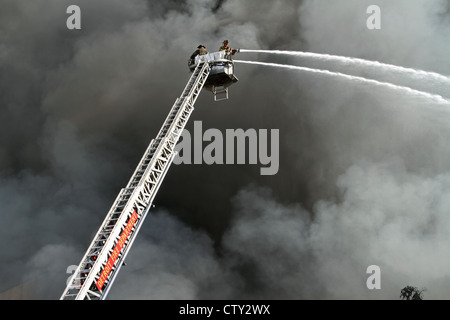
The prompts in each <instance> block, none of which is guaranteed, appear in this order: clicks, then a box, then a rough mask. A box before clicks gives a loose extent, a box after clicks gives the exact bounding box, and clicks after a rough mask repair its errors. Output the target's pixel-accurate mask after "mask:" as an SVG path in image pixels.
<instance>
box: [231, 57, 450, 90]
mask: <svg viewBox="0 0 450 320" xmlns="http://www.w3.org/2000/svg"><path fill="white" fill-rule="evenodd" d="M240 52H242V53H244V52H249V53H250V52H253V53H268V54H281V55H291V56H298V57H305V58H313V59H319V60H325V61H338V62H341V63H345V64H357V65H361V66H369V67H376V68H381V69H384V70H386V71H396V72H400V73H407V74H411V75H415V76H418V77H427V78H430V79H436V80H439V81H441V82H445V83H446V84H447V85H450V77H447V76H444V75H442V74H439V73H436V72H429V71H423V70H418V69H414V68H405V67H401V66H396V65H392V64H387V63H382V62H378V61H371V60H365V59H360V58H352V57H344V56H337V55H331V54H321V53H313V52H303V51H285V50H249V49H240Z"/></svg>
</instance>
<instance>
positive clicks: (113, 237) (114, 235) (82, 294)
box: [61, 64, 210, 299]
mask: <svg viewBox="0 0 450 320" xmlns="http://www.w3.org/2000/svg"><path fill="white" fill-rule="evenodd" d="M206 65H207V64H204V65H202V66H200V65H199V66H198V67H197V68H196V70H195V71H196V72H194V74H193V75H192V77H191V79H190V80H189V82H188V84H187V85H186V87H185V90H184V91H183V95H185V94H186V91H190V93H189V94H188V96H190V97H191V98H190V100H191V101H192V96H193V95H195V98H194V101H193V102H195V99H196V97H197V96H198V93H199V90H195V88H194V90H192V89H193V87H196V86H200V90H201V87H202V86H203V85H204V82H205V81H206V78H207V76H208V74H209V71H210V70H209V68H208V67H209V66H206ZM197 71H198V72H197ZM205 71H206V72H205ZM199 75H201V76H200V77H198V76H199ZM205 75H206V77H205ZM198 78H201V79H198ZM203 78H204V79H203ZM200 80H202V81H200ZM179 102H180V99H177V101H176V103H175V104H174V107H173V108H172V110H171V112H170V113H169V115H168V117H167V119H166V122H165V123H164V125H163V127H162V128H161V130H160V133H161V132H162V131H163V130H164V127H166V126H167V124H168V123H171V126H170V130H168V131H167V130H166V131H167V132H166V134H167V135H168V136H169V137H172V136H173V132H174V131H176V129H177V128H178V129H179V128H181V130H180V131H179V132H177V134H176V135H175V138H173V137H172V138H171V139H172V140H173V141H172V143H171V144H172V145H173V143H174V142H175V144H176V141H177V139H178V137H179V135H180V134H181V131H182V128H184V125H185V124H186V122H187V119H185V121H183V123H182V124H180V121H174V119H175V118H177V117H178V118H179V116H178V115H180V114H182V113H183V112H185V111H184V109H185V108H186V105H185V103H182V104H181V106H180V107H179V108H178V110H177V117H174V118H172V119H170V117H171V115H173V111H174V110H175V109H176V106H177V104H179ZM192 105H193V103H192ZM192 109H193V108H192ZM190 112H192V110H191V111H190ZM174 124H176V126H174ZM160 136H161V134H160ZM171 139H169V140H171ZM154 144H155V140H152V142H151V143H150V145H149V147H148V148H147V151H146V153H145V154H144V156H143V157H142V159H141V161H140V163H139V165H138V167H137V168H136V170H135V172H134V174H133V176H132V178H131V179H130V182H129V184H128V185H127V188H123V189H121V192H120V193H119V195H118V196H117V198H116V200H115V202H114V204H113V206H112V207H111V210H110V213H109V214H108V215H107V217H106V218H105V220H104V222H103V224H102V226H101V228H100V229H99V231H98V232H97V235H96V237H95V238H94V240H93V241H92V243H91V246H90V247H89V249H88V251H87V252H86V254H85V256H84V257H83V260H82V262H83V263H81V264H80V265H79V266H78V268H77V270H76V271H75V277H74V279H73V281H72V282H71V283H70V284H69V285H68V287H67V288H66V290H65V292H64V293H63V296H62V297H61V298H64V297H65V296H66V295H67V296H69V295H71V296H73V295H74V294H73V293H70V289H73V288H74V287H76V282H77V279H76V277H77V275H80V274H81V272H82V271H83V273H85V271H86V270H90V272H89V274H88V276H87V277H86V279H85V280H84V283H83V286H82V288H81V289H80V290H79V292H78V296H77V298H81V299H82V298H101V294H99V293H95V292H91V290H90V287H92V284H93V281H91V280H92V279H89V277H91V278H92V277H93V276H92V275H96V274H97V273H99V271H97V270H98V269H100V268H101V266H102V265H103V263H105V261H103V263H101V262H102V260H104V259H105V258H107V257H108V253H109V252H110V251H111V250H112V249H113V246H115V244H114V243H116V242H117V240H118V239H119V234H120V233H121V230H122V229H123V225H124V224H125V222H126V221H127V220H128V219H129V218H130V212H129V211H130V209H129V208H127V206H128V207H129V205H125V207H124V208H122V212H121V215H120V217H119V218H118V219H117V218H116V219H114V226H113V230H112V231H111V233H110V234H109V236H108V237H107V239H106V240H103V238H102V237H101V235H102V234H103V231H104V230H105V228H106V227H107V226H108V225H109V224H110V223H111V217H112V216H113V213H114V211H116V209H117V205H118V203H120V202H121V201H123V199H122V198H123V196H124V194H125V193H126V192H127V191H130V190H132V192H133V193H132V195H131V196H130V198H129V199H128V202H127V203H128V204H130V203H133V204H136V203H137V201H136V199H132V198H135V197H136V196H133V194H138V193H136V191H137V190H136V188H135V187H132V186H131V184H132V183H134V180H135V179H134V178H135V177H136V175H137V174H138V172H139V171H142V167H143V166H144V163H145V162H146V161H149V156H150V155H151V153H152V152H151V151H152V149H154V148H155V145H154ZM159 147H161V148H162V147H165V144H164V143H161V142H160V143H159ZM161 148H157V149H160V151H159V152H158V153H160V152H161ZM170 150H173V149H172V147H171V148H170ZM152 156H153V155H152ZM173 157H174V154H172V156H171V157H170V158H171V159H173ZM169 165H170V164H169ZM150 167H152V165H150V162H149V163H148V166H147V169H146V170H145V171H146V172H147V171H148V169H149V168H150ZM168 167H169V166H165V168H166V169H165V170H164V172H163V176H164V175H165V173H166V172H167V169H168ZM150 172H151V171H148V173H150ZM145 176H146V175H145V174H144V175H142V178H143V177H145ZM162 178H163V177H162ZM141 181H144V179H142V180H141ZM161 182H162V179H159V184H158V186H157V188H159V185H160V183H161ZM140 184H141V183H140ZM150 189H151V188H150ZM155 191H157V189H155ZM152 194H153V196H152V197H151V198H149V200H150V201H152V200H153V198H154V196H155V195H156V192H152ZM144 204H145V203H144ZM150 204H151V202H148V203H147V208H146V210H148V208H149V205H150ZM146 210H144V211H146ZM127 211H128V213H127V214H123V213H124V212H127ZM140 211H141V210H140ZM141 218H142V217H141ZM141 222H142V219H139V222H138V226H139V228H140V225H141ZM118 226H120V227H118ZM135 235H136V231H134V232H132V235H131V239H134V237H135ZM99 240H103V241H105V245H103V248H102V249H101V250H100V252H99V253H98V256H97V260H96V261H95V262H94V265H93V266H92V262H89V263H87V262H88V261H87V260H88V259H89V255H90V254H91V251H92V250H91V248H93V247H95V248H99V247H98V246H97V244H98V242H99ZM128 247H129V246H127V248H128ZM106 248H107V249H106ZM105 249H106V250H105ZM108 249H109V250H108ZM127 251H128V250H126V251H125V253H126V252H127ZM103 256H104V257H103ZM120 260H123V254H122V259H120ZM106 261H107V260H106ZM88 264H89V265H91V267H90V268H89V267H87V265H88ZM118 265H119V267H120V266H121V264H118ZM95 271H97V272H95ZM114 274H117V272H115V273H114ZM83 287H84V289H83ZM107 287H110V286H107ZM108 290H109V289H108ZM88 292H89V294H91V295H93V297H89V296H88Z"/></svg>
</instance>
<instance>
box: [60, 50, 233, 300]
mask: <svg viewBox="0 0 450 320" xmlns="http://www.w3.org/2000/svg"><path fill="white" fill-rule="evenodd" d="M188 65H189V68H190V70H191V71H192V75H191V77H190V78H189V81H188V83H187V85H186V87H185V88H184V90H183V92H182V94H181V96H180V97H179V98H177V99H176V101H175V103H174V105H173V106H172V108H171V110H170V112H169V115H168V116H167V118H166V120H165V121H164V124H163V125H162V127H161V129H160V131H159V133H158V135H157V137H156V138H155V139H153V140H152V141H151V142H150V144H149V146H148V148H147V150H146V151H145V153H144V155H143V157H142V159H141V160H140V162H139V164H138V166H137V167H136V169H135V171H134V173H133V175H132V176H131V178H130V180H129V182H128V184H127V185H126V187H125V188H122V189H121V191H120V192H119V194H118V195H117V198H116V200H115V201H114V202H113V204H112V206H111V208H110V210H109V212H108V214H107V215H106V218H105V219H104V221H103V223H102V224H101V226H100V228H99V230H98V231H97V233H96V235H95V236H94V239H93V240H92V242H91V244H90V246H89V248H88V249H87V251H86V253H85V254H84V256H83V258H82V259H81V262H80V264H79V265H78V266H77V269H76V270H75V272H74V274H73V276H72V277H71V279H70V280H69V281H68V284H67V286H66V289H65V290H64V292H63V294H62V296H61V298H60V299H61V300H104V299H105V298H106V296H107V295H108V292H109V290H110V289H111V287H112V284H113V282H114V280H115V278H116V277H117V274H118V273H119V271H120V268H121V267H122V266H123V265H124V263H125V258H126V256H127V254H128V252H129V250H130V248H131V246H132V244H133V242H134V240H135V238H136V235H137V234H138V232H139V229H140V228H141V226H142V223H143V221H144V219H145V217H146V216H147V214H148V212H149V210H150V208H151V207H152V206H153V204H152V203H153V200H154V198H155V196H156V193H157V192H158V189H159V187H160V186H161V184H162V182H163V180H164V177H165V175H166V173H167V171H168V169H169V167H170V165H171V163H172V161H173V159H174V157H175V156H176V150H175V147H176V145H177V143H178V140H179V137H180V136H181V134H182V132H183V130H184V128H185V126H186V123H187V122H188V120H189V117H190V115H191V114H192V112H193V110H194V104H195V101H196V100H197V98H198V96H199V94H200V92H201V90H202V88H203V87H205V89H208V90H210V91H212V92H213V94H214V100H216V101H217V100H222V99H227V98H228V86H230V85H231V84H233V83H235V82H237V81H238V80H237V78H236V77H235V76H234V74H233V72H234V70H233V62H232V60H231V55H230V54H229V53H227V52H215V53H211V54H208V55H203V56H197V57H196V59H195V61H191V62H189V63H188ZM223 93H225V94H226V95H225V97H224V98H223V97H221V98H220V99H218V98H217V95H218V94H223Z"/></svg>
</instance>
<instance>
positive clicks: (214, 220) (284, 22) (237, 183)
mask: <svg viewBox="0 0 450 320" xmlns="http://www.w3.org/2000/svg"><path fill="white" fill-rule="evenodd" d="M376 2H377V3H372V1H360V0H347V1H339V2H336V1H331V0H330V1H328V0H304V1H300V0H297V1H294V0H290V1H261V0H258V1H256V0H254V1H253V0H252V1H245V2H243V1H238V0H224V1H206V0H186V1H175V0H173V1H155V0H151V1H145V0H133V1H126V2H123V1H118V0H117V1H116V0H114V1H111V0H108V1H106V0H95V1H87V0H86V1H82V0H78V1H66V0H64V1H61V0H35V1H32V2H30V1H26V0H2V1H1V8H2V10H1V11H0V70H1V73H0V108H1V109H0V110H1V122H2V126H1V127H0V128H1V129H0V130H1V133H2V134H1V138H0V139H1V140H0V141H1V144H0V168H1V171H0V179H1V184H0V203H1V204H2V208H3V209H2V212H1V224H0V234H1V237H2V239H1V240H2V241H1V245H0V252H1V253H2V255H1V258H0V259H1V260H0V261H1V264H0V268H1V269H0V292H1V291H5V290H7V289H8V288H11V287H14V286H16V285H20V284H27V286H28V284H31V285H32V286H33V288H34V289H33V290H32V291H30V293H29V296H30V297H31V298H34V299H57V298H59V296H60V295H61V293H62V291H63V289H64V287H65V281H66V279H67V277H68V276H69V274H68V273H66V270H67V267H69V266H70V265H74V264H77V263H79V260H80V259H81V257H82V255H83V253H84V252H85V250H86V248H87V246H88V245H89V243H90V241H91V240H92V237H93V235H94V233H95V232H96V230H97V228H98V227H99V225H100V223H101V221H102V220H103V218H104V216H105V215H106V213H107V211H108V209H109V207H110V205H111V204H112V202H113V200H114V198H115V196H116V194H117V192H118V191H119V190H120V188H121V187H123V186H124V185H125V184H126V182H127V181H128V179H129V176H130V175H131V173H132V172H133V170H134V168H135V166H136V165H137V163H138V161H139V159H140V157H141V156H142V153H143V152H144V150H145V148H146V146H147V144H148V143H149V141H150V140H151V139H152V138H154V137H155V135H156V134H157V132H158V130H159V128H160V126H161V124H162V122H163V121H164V119H165V116H166V114H167V112H168V111H169V108H170V107H171V106H172V104H173V102H174V101H175V99H176V98H177V97H178V96H179V94H180V93H181V91H182V89H183V88H184V86H185V83H186V81H187V79H188V78H189V75H190V74H189V72H188V70H187V58H188V57H189V56H190V54H191V53H192V52H193V51H194V50H195V48H196V47H197V45H198V44H200V43H203V44H205V45H206V47H207V49H208V50H209V51H216V50H217V49H218V47H219V46H220V45H221V42H222V40H223V39H229V40H230V42H231V45H232V46H233V47H235V48H236V47H241V48H247V49H276V50H280V49H281V50H301V51H312V52H318V53H329V54H337V55H343V56H350V57H359V58H364V59H371V60H378V61H382V62H386V63H392V64H397V65H402V66H406V67H412V68H417V69H424V70H429V71H434V72H438V73H441V74H446V75H450V63H449V62H450V61H449V60H450V41H449V40H450V39H449V37H450V2H449V1H444V0H434V1H432V3H430V1H414V2H411V1H395V2H392V1H376ZM71 4H77V5H79V6H80V8H81V10H82V30H68V29H67V28H66V19H67V17H68V15H67V14H66V13H65V12H66V8H67V7H68V6H69V5H71ZM371 4H378V5H379V6H380V8H381V12H382V16H381V17H382V28H381V30H368V29H367V27H366V19H367V17H368V15H367V14H366V9H367V7H368V6H369V5H371ZM255 6H258V7H259V8H261V10H255ZM44 22H45V23H44ZM238 55H239V59H243V60H246V59H248V60H261V61H270V62H277V63H289V64H296V65H303V66H308V67H320V68H326V69H329V70H335V71H339V72H349V73H351V74H355V75H359V76H365V77H367V78H370V77H372V76H373V77H379V79H380V80H386V79H389V80H390V81H397V82H399V84H401V85H410V86H418V88H419V89H423V88H428V89H430V90H432V89H433V88H432V86H430V85H429V84H428V87H426V85H425V84H421V82H424V83H425V82H427V79H408V78H404V77H403V78H401V77H399V76H396V77H392V75H383V74H381V73H380V72H375V71H374V70H372V69H370V70H368V69H363V68H355V67H351V66H342V65H337V64H333V63H330V62H325V61H323V62H318V61H310V60H307V59H303V58H298V57H282V56H269V55H263V54H259V55H258V54H250V53H246V54H244V53H241V54H238ZM236 73H237V76H238V78H239V79H240V81H239V82H238V83H237V84H236V85H233V86H232V87H230V99H229V100H228V101H226V102H217V103H214V102H213V101H212V95H211V93H209V92H202V94H201V96H200V97H199V99H198V101H197V104H196V109H195V111H194V113H193V115H192V117H191V120H190V123H189V124H188V126H187V129H188V130H190V131H191V132H193V131H192V128H193V122H194V121H199V120H201V121H202V122H203V127H204V130H205V129H207V128H218V129H221V130H225V129H227V128H233V129H234V128H243V129H247V128H257V129H259V128H261V129H271V128H275V129H280V170H279V172H278V174H277V175H275V176H260V175H259V168H260V165H257V166H254V165H215V166H214V165H213V166H206V165H178V166H175V165H173V166H172V167H171V169H170V171H169V173H168V175H167V177H166V179H165V181H164V184H163V186H162V187H161V189H160V191H159V193H158V195H157V198H156V203H155V204H156V208H155V209H154V210H152V211H151V214H150V215H149V216H148V218H147V220H146V221H145V224H144V226H143V227H142V229H141V232H140V234H139V236H138V238H137V240H136V241H135V244H134V246H133V248H132V250H131V252H130V254H129V255H128V258H127V266H126V267H124V268H122V270H121V273H120V275H119V276H118V278H117V280H116V282H115V285H114V287H113V289H112V290H111V292H110V296H109V297H110V298H112V299H115V298H123V299H211V298H212V299H342V298H344V299H346V298H349V299H358V298H362V299H398V296H399V293H400V290H401V288H403V287H404V286H406V285H414V286H418V287H426V288H427V291H426V292H425V297H426V298H430V299H431V298H448V297H449V295H450V292H449V287H450V280H449V279H450V273H449V270H450V268H449V267H448V266H449V263H450V260H449V258H448V254H447V248H448V244H449V241H450V239H449V232H448V230H449V228H450V216H449V214H448V212H449V210H450V202H449V200H448V199H450V197H449V192H450V164H449V162H448V159H450V142H449V139H448V136H449V134H450V121H448V120H447V119H448V115H449V114H448V108H449V106H444V105H435V104H432V103H431V102H430V103H429V102H427V101H424V100H419V99H414V98H411V97H410V96H406V95H403V94H401V93H397V92H393V91H389V90H386V89H383V88H373V87H371V86H369V85H364V84H357V83H352V82H350V81H348V80H338V79H336V78H327V77H325V76H323V75H311V74H305V73H301V72H297V71H286V70H284V69H279V70H278V69H272V68H264V67H259V66H250V65H236ZM445 90H446V89H445V88H439V90H438V93H439V94H442V95H445V96H446V97H450V90H448V89H447V91H445ZM370 265H378V266H380V268H381V271H382V276H381V290H369V289H368V288H367V287H366V280H367V278H368V276H369V275H368V274H367V273H366V269H367V267H368V266H370Z"/></svg>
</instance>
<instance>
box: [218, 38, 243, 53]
mask: <svg viewBox="0 0 450 320" xmlns="http://www.w3.org/2000/svg"><path fill="white" fill-rule="evenodd" d="M219 51H225V52H226V53H231V55H232V56H234V54H235V53H236V52H239V50H235V49H233V48H231V47H229V46H228V40H223V46H221V47H220V48H219Z"/></svg>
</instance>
